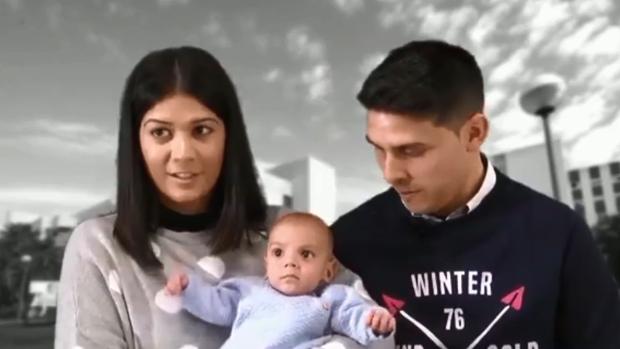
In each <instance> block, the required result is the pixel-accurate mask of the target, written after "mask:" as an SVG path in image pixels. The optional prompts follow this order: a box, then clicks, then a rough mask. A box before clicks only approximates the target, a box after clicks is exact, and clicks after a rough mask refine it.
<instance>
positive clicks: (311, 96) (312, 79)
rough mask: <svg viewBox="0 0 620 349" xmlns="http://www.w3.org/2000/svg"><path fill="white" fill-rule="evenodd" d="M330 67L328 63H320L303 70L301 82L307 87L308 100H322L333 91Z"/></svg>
mask: <svg viewBox="0 0 620 349" xmlns="http://www.w3.org/2000/svg"><path fill="white" fill-rule="evenodd" d="M331 81H332V79H331V73H330V68H329V66H328V65H327V64H324V63H319V64H317V65H315V66H313V67H310V68H309V69H306V70H304V71H302V73H301V83H302V84H303V85H304V86H305V87H306V89H307V94H306V100H307V101H308V102H320V101H321V100H323V99H324V98H325V97H326V96H327V95H328V94H329V93H330V92H331V91H332V82H331Z"/></svg>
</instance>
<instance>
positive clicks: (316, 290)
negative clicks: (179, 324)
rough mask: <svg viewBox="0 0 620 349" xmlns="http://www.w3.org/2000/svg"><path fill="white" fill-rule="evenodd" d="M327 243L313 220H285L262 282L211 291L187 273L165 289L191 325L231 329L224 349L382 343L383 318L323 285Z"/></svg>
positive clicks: (346, 290) (388, 325) (327, 275)
mask: <svg viewBox="0 0 620 349" xmlns="http://www.w3.org/2000/svg"><path fill="white" fill-rule="evenodd" d="M332 249H333V238H332V235H331V231H330V230H329V227H328V226H327V225H326V224H325V223H324V222H323V221H322V220H321V219H320V218H318V217H317V216H314V215H311V214H308V213H291V214H288V215H285V216H283V217H281V218H280V219H279V220H278V221H277V222H276V223H275V224H274V226H273V228H272V230H271V232H270V234H269V244H268V246H267V252H266V255H265V266H266V269H267V277H266V278H258V277H244V278H231V279H228V280H225V281H222V282H220V283H219V284H218V285H211V284H208V283H207V282H205V281H204V280H203V279H201V278H200V277H199V276H197V275H194V274H192V273H190V274H189V275H188V274H185V273H182V272H180V273H176V274H174V275H172V276H171V277H170V278H169V279H168V282H167V284H166V291H167V292H168V293H169V294H171V295H179V294H181V295H182V300H183V307H184V308H185V309H186V310H187V311H189V312H190V313H192V314H193V315H195V316H196V317H198V318H200V319H202V320H204V321H206V322H209V323H212V324H216V325H220V326H232V332H231V334H230V337H229V338H228V340H227V341H226V342H225V343H224V345H223V346H222V348H223V349H227V348H228V349H230V348H233V349H238V348H274V349H276V348H282V349H284V348H286V349H291V348H295V349H302V348H313V347H315V346H320V345H321V344H322V343H323V342H325V340H326V339H327V338H328V336H329V335H330V334H333V333H338V334H342V335H345V336H347V337H350V338H352V339H354V340H356V341H357V342H359V343H361V344H362V345H367V344H369V343H370V342H371V341H374V340H378V339H380V338H383V337H384V336H387V335H389V334H390V333H391V332H392V331H393V330H394V326H395V320H394V318H393V317H392V316H391V315H390V313H389V312H388V311H387V310H386V309H384V308H381V307H379V306H376V305H373V304H371V303H369V302H368V301H366V300H364V299H363V298H361V297H360V295H359V294H358V293H357V291H355V290H354V289H353V288H351V287H349V286H345V285H339V284H329V282H330V281H331V279H332V277H333V276H334V273H335V268H336V261H335V259H334V257H333V255H332Z"/></svg>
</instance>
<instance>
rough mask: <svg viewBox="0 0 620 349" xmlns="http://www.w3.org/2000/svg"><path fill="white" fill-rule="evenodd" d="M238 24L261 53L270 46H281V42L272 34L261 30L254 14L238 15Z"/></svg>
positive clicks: (265, 51)
mask: <svg viewBox="0 0 620 349" xmlns="http://www.w3.org/2000/svg"><path fill="white" fill-rule="evenodd" d="M239 25H240V27H241V30H242V31H243V33H244V34H243V35H244V36H245V37H246V38H248V39H249V40H250V42H252V44H254V46H256V48H257V49H258V50H259V51H260V52H261V53H267V52H268V50H269V48H270V47H274V46H281V42H280V41H279V40H278V39H277V38H276V37H274V36H271V35H268V34H265V33H263V32H261V31H260V30H259V28H258V24H257V21H256V16H255V15H254V14H251V13H246V14H242V15H241V16H240V17H239Z"/></svg>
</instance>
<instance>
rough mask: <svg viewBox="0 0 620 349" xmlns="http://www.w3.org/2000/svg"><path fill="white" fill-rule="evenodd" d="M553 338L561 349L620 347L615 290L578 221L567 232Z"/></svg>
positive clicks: (619, 314) (586, 230)
mask: <svg viewBox="0 0 620 349" xmlns="http://www.w3.org/2000/svg"><path fill="white" fill-rule="evenodd" d="M561 278H562V279H561V285H560V287H561V294H560V299H559V304H558V314H557V319H558V327H557V332H556V338H557V342H558V346H559V347H561V348H575V349H576V348H598V349H612V348H613V349H615V348H620V297H619V293H618V287H617V285H616V284H615V282H614V281H613V277H612V275H611V273H610V271H609V269H608V267H607V265H606V263H605V261H604V259H603V257H602V255H601V253H600V252H599V250H598V248H597V246H596V244H595V242H594V239H593V238H592V233H591V232H590V230H589V228H588V227H587V225H586V224H585V222H583V220H581V219H580V218H577V219H576V223H575V224H574V226H573V229H572V230H571V232H570V236H569V238H568V242H567V246H566V250H565V255H564V263H563V268H562V274H561Z"/></svg>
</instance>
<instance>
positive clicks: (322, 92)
mask: <svg viewBox="0 0 620 349" xmlns="http://www.w3.org/2000/svg"><path fill="white" fill-rule="evenodd" d="M286 48H287V50H288V52H289V53H290V54H291V56H292V57H293V58H294V59H298V60H301V62H302V64H303V67H302V68H301V71H300V72H299V73H297V74H292V76H289V77H288V78H286V79H284V85H285V88H287V90H288V89H289V87H291V86H293V87H297V86H301V87H302V90H303V91H304V92H303V93H304V99H305V100H306V102H308V103H310V104H321V105H324V104H325V97H327V95H328V94H329V93H331V92H332V90H333V83H332V73H331V67H330V65H329V63H328V62H327V59H326V58H325V45H324V44H323V42H322V41H321V40H319V39H316V38H313V37H312V36H311V35H310V31H309V29H308V28H307V27H304V26H298V27H295V28H292V29H291V30H289V31H288V33H287V35H286Z"/></svg>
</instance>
